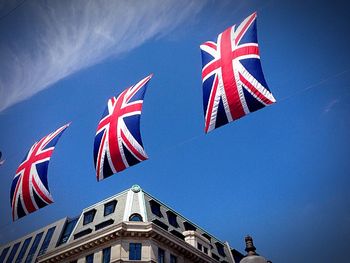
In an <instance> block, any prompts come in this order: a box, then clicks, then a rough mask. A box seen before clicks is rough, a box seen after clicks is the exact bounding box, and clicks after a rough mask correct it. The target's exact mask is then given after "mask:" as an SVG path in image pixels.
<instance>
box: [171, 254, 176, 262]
mask: <svg viewBox="0 0 350 263" xmlns="http://www.w3.org/2000/svg"><path fill="white" fill-rule="evenodd" d="M170 263H177V257H176V256H174V255H170Z"/></svg>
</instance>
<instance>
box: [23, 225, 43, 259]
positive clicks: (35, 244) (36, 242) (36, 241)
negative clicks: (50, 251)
mask: <svg viewBox="0 0 350 263" xmlns="http://www.w3.org/2000/svg"><path fill="white" fill-rule="evenodd" d="M43 234H44V232H41V233H39V234H37V235H36V237H35V239H34V241H33V244H32V247H31V248H30V250H29V253H28V256H27V258H26V261H25V263H29V262H32V260H33V256H34V254H35V252H36V249H37V248H38V245H39V243H40V240H41V238H42V236H43Z"/></svg>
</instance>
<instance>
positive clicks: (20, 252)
mask: <svg viewBox="0 0 350 263" xmlns="http://www.w3.org/2000/svg"><path fill="white" fill-rule="evenodd" d="M31 240H32V237H28V238H27V239H26V240H25V241H24V242H23V245H22V248H21V250H20V251H19V254H18V256H17V259H16V263H21V262H22V259H23V257H24V254H25V253H26V252H27V248H28V246H29V243H30V241H31Z"/></svg>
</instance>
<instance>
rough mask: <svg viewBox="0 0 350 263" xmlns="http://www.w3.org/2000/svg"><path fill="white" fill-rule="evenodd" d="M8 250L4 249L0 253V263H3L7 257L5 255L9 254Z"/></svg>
mask: <svg viewBox="0 0 350 263" xmlns="http://www.w3.org/2000/svg"><path fill="white" fill-rule="evenodd" d="M9 250H10V247H7V248H4V250H3V251H2V252H1V255H0V262H1V263H2V262H5V258H6V256H7V253H8V252H9Z"/></svg>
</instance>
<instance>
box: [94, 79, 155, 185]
mask: <svg viewBox="0 0 350 263" xmlns="http://www.w3.org/2000/svg"><path fill="white" fill-rule="evenodd" d="M151 77H152V75H150V76H148V77H146V78H144V79H142V80H141V81H140V82H138V83H137V84H135V85H133V86H131V87H129V88H127V89H125V90H124V91H123V92H122V93H120V94H119V96H118V97H112V98H111V99H109V100H108V104H107V107H106V109H105V111H104V113H103V115H102V119H101V121H100V123H99V124H98V126H97V132H96V137H95V143H94V162H95V169H96V176H97V181H101V180H103V179H105V178H107V177H109V176H111V175H113V174H115V173H117V172H120V171H122V170H124V169H126V168H128V167H129V166H132V165H135V164H137V163H140V162H142V161H144V160H146V159H147V158H148V157H147V154H146V152H145V150H144V148H143V143H142V139H141V133H140V116H141V110H142V104H143V98H144V95H145V91H146V88H147V84H148V82H149V80H150V79H151Z"/></svg>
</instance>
